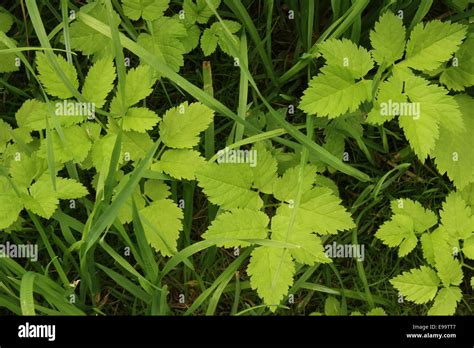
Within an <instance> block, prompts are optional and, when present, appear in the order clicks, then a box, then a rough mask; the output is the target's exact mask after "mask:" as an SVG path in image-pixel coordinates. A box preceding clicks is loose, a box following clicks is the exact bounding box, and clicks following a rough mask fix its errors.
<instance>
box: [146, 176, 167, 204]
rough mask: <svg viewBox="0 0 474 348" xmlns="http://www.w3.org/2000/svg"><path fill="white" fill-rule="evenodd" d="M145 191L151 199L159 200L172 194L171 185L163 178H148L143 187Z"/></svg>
mask: <svg viewBox="0 0 474 348" xmlns="http://www.w3.org/2000/svg"><path fill="white" fill-rule="evenodd" d="M143 190H144V193H145V195H146V196H148V197H149V198H150V199H151V200H153V201H157V200H160V199H165V198H168V197H169V196H171V192H170V187H169V186H168V185H166V184H165V183H164V182H163V181H161V180H154V179H151V180H147V181H145V185H144V187H143Z"/></svg>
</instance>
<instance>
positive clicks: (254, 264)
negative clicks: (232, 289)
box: [247, 246, 295, 312]
mask: <svg viewBox="0 0 474 348" xmlns="http://www.w3.org/2000/svg"><path fill="white" fill-rule="evenodd" d="M247 273H248V275H249V276H250V285H251V287H252V289H254V290H256V291H257V293H258V295H259V296H260V297H261V298H262V299H263V301H264V303H265V304H266V305H267V306H270V310H271V311H272V312H275V311H276V306H277V305H278V304H280V302H281V300H282V299H283V298H284V297H285V295H286V294H287V293H288V289H289V287H290V285H291V284H293V276H294V274H295V265H294V263H293V260H292V259H291V255H290V253H289V251H288V250H285V249H280V248H270V247H264V246H261V247H258V248H256V249H255V250H254V251H252V256H251V258H250V263H249V265H248V268H247Z"/></svg>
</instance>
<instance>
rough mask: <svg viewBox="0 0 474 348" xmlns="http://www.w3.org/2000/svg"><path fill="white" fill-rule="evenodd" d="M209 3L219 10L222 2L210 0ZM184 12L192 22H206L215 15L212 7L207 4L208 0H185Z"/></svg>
mask: <svg viewBox="0 0 474 348" xmlns="http://www.w3.org/2000/svg"><path fill="white" fill-rule="evenodd" d="M209 3H211V5H212V6H213V7H214V9H216V10H217V8H218V7H219V5H220V4H221V0H209ZM183 9H184V14H185V16H186V17H187V18H188V20H189V21H191V22H193V23H194V22H197V23H199V24H206V23H207V22H208V21H209V19H210V18H211V17H212V16H213V15H214V12H213V11H212V9H211V8H210V7H209V6H208V5H207V2H206V0H196V1H192V0H184V3H183Z"/></svg>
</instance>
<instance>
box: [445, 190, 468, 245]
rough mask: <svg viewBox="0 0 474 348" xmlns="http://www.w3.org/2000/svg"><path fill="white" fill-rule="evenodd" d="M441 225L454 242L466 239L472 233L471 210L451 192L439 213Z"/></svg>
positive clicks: (457, 194) (459, 197)
mask: <svg viewBox="0 0 474 348" xmlns="http://www.w3.org/2000/svg"><path fill="white" fill-rule="evenodd" d="M439 215H440V217H441V223H442V224H443V227H444V228H445V229H446V231H447V233H448V234H449V235H450V236H451V238H453V239H454V240H459V239H464V238H468V237H469V236H470V235H471V233H472V232H473V231H474V221H473V220H472V219H471V210H470V209H469V207H468V206H467V205H466V202H465V201H464V200H463V199H462V196H461V194H460V193H458V192H451V193H450V194H449V195H448V196H447V197H446V200H445V202H444V203H443V209H442V210H441V211H440V213H439Z"/></svg>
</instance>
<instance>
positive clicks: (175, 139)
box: [160, 102, 214, 148]
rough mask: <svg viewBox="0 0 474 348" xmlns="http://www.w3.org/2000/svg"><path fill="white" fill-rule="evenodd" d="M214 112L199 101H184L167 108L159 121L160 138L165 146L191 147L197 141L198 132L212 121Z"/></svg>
mask: <svg viewBox="0 0 474 348" xmlns="http://www.w3.org/2000/svg"><path fill="white" fill-rule="evenodd" d="M213 117H214V112H213V111H212V110H211V109H209V108H208V107H207V106H205V105H203V104H201V103H192V104H188V103H187V102H184V103H183V104H181V105H180V106H178V107H176V108H172V109H169V110H168V111H167V112H166V113H165V115H164V116H163V121H162V122H161V123H160V136H161V140H163V142H164V143H165V144H166V146H169V147H174V148H192V147H193V146H195V145H197V144H198V142H199V134H200V133H201V132H202V131H204V130H205V129H206V128H207V127H208V125H209V124H210V123H211V122H212V119H213Z"/></svg>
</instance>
